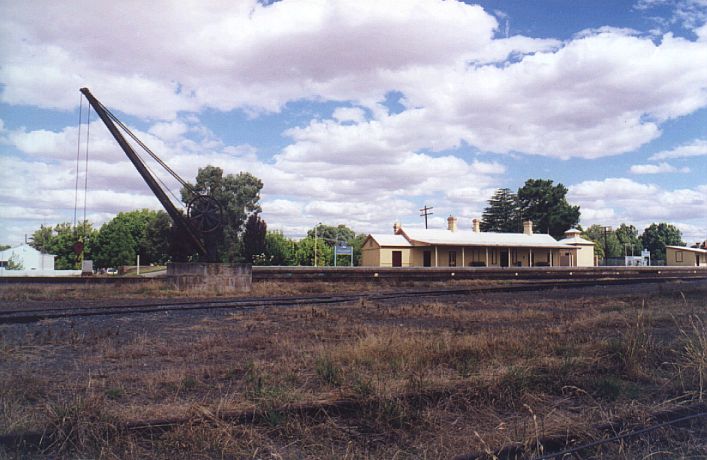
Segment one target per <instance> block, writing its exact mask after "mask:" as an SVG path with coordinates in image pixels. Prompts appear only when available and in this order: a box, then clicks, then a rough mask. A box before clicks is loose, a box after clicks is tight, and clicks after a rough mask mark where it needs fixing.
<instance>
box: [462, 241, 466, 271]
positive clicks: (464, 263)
mask: <svg viewBox="0 0 707 460" xmlns="http://www.w3.org/2000/svg"><path fill="white" fill-rule="evenodd" d="M462 267H466V262H465V261H464V246H462Z"/></svg>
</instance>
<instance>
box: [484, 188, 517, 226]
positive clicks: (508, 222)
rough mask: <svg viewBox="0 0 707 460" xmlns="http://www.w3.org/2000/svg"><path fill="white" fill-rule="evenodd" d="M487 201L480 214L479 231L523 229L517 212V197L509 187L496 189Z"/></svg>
mask: <svg viewBox="0 0 707 460" xmlns="http://www.w3.org/2000/svg"><path fill="white" fill-rule="evenodd" d="M488 203H489V205H488V206H487V207H486V209H484V213H483V215H482V216H481V231H483V232H501V233H518V232H521V231H523V225H522V223H521V219H520V214H519V212H518V199H517V197H516V195H515V193H513V192H512V191H511V190H510V189H507V188H500V189H498V190H496V193H494V194H493V196H492V197H491V199H490V200H489V201H488Z"/></svg>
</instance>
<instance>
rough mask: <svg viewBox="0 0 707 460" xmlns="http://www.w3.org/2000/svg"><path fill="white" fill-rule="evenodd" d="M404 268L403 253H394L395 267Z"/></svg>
mask: <svg viewBox="0 0 707 460" xmlns="http://www.w3.org/2000/svg"><path fill="white" fill-rule="evenodd" d="M402 266H403V251H393V267H402Z"/></svg>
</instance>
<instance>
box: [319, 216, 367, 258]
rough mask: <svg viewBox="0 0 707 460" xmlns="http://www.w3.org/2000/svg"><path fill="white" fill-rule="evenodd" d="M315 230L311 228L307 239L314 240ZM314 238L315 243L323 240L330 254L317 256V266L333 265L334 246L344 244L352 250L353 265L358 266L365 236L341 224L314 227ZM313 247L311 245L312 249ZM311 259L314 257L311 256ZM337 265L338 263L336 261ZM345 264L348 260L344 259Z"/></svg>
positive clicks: (325, 253) (324, 253)
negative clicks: (315, 237) (315, 238)
mask: <svg viewBox="0 0 707 460" xmlns="http://www.w3.org/2000/svg"><path fill="white" fill-rule="evenodd" d="M314 230H315V229H314V228H312V229H310V230H309V231H308V232H307V238H312V239H314V236H315V231H314ZM316 236H317V241H319V240H324V242H325V244H326V245H327V246H328V247H329V249H331V251H330V252H326V251H325V252H323V253H322V254H321V255H320V254H319V253H318V254H317V260H318V261H319V262H318V264H319V265H334V246H335V245H336V244H341V243H346V245H348V246H351V247H352V248H353V253H354V265H359V264H360V261H361V248H362V247H363V242H364V241H365V239H366V235H365V234H358V235H357V234H356V232H354V231H353V230H351V229H350V228H349V227H347V226H346V225H343V224H339V225H337V226H333V225H326V224H320V225H317V226H316ZM313 247H314V246H313V245H312V248H313ZM317 252H319V246H318V245H317ZM312 257H314V255H313V254H312ZM337 263H339V262H338V261H337ZM344 263H345V264H348V263H349V262H348V258H346V262H344Z"/></svg>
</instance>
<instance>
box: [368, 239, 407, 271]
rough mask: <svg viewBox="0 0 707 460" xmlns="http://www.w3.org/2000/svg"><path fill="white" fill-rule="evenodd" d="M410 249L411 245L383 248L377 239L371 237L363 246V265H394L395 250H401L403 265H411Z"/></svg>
mask: <svg viewBox="0 0 707 460" xmlns="http://www.w3.org/2000/svg"><path fill="white" fill-rule="evenodd" d="M410 249H411V248H409V247H397V248H396V247H385V248H381V247H380V246H379V245H378V244H377V243H376V242H375V241H373V240H372V239H369V240H368V241H367V242H366V244H364V245H363V247H362V248H361V265H362V266H364V267H392V266H393V251H400V252H401V255H402V266H403V267H410V266H411V265H410V253H411V251H410Z"/></svg>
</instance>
